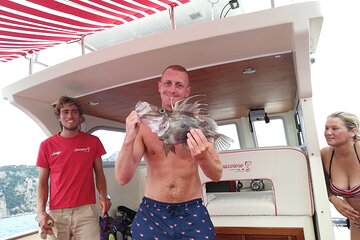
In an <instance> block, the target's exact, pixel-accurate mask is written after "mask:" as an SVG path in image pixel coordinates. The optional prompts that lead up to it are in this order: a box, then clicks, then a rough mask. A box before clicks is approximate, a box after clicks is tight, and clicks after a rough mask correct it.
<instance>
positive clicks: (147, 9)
mask: <svg viewBox="0 0 360 240" xmlns="http://www.w3.org/2000/svg"><path fill="white" fill-rule="evenodd" d="M189 1H190V0H177V1H175V0H173V1H172V0H28V1H23V0H13V1H1V5H0V61H1V62H7V61H10V60H12V59H15V58H18V57H20V56H25V55H27V54H29V53H34V52H38V51H40V50H42V49H46V48H48V47H51V46H54V45H56V44H59V43H63V42H71V41H75V40H80V39H81V38H82V37H84V36H86V35H89V34H92V33H95V32H98V31H101V30H104V29H106V28H111V27H113V26H116V25H121V24H125V23H127V22H131V21H133V20H135V19H138V18H143V17H145V16H148V15H151V14H155V13H158V12H161V11H164V10H167V9H171V8H173V7H176V6H178V5H179V4H185V3H187V2H189Z"/></svg>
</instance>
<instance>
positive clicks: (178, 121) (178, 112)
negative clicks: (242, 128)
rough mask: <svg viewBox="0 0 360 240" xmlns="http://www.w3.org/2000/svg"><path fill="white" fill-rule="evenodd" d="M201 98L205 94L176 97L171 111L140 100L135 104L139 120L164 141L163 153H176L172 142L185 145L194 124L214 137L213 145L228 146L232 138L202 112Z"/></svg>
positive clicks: (218, 149) (203, 110) (218, 146)
mask: <svg viewBox="0 0 360 240" xmlns="http://www.w3.org/2000/svg"><path fill="white" fill-rule="evenodd" d="M196 98H200V99H199V100H197V101H195V102H193V103H189V101H190V100H194V99H196ZM204 99H205V95H200V94H199V95H194V96H191V97H188V98H184V99H182V100H179V101H177V102H175V104H173V105H172V112H170V111H167V110H166V109H165V108H160V107H157V106H154V105H151V104H149V103H147V102H142V101H139V102H138V103H137V104H136V106H135V111H136V112H137V114H138V116H139V117H140V119H141V122H142V123H143V124H145V125H146V126H148V127H149V128H150V129H151V131H152V132H154V133H156V134H157V135H158V137H159V139H160V140H161V141H163V142H164V150H165V155H166V156H167V154H168V153H169V151H172V152H173V153H175V146H174V145H175V144H182V146H183V147H184V148H186V149H187V143H186V140H187V136H186V134H187V133H188V132H189V131H190V129H193V128H197V129H200V130H201V131H202V132H203V134H204V135H205V137H206V138H207V139H208V140H209V141H214V140H215V149H216V150H217V151H223V150H226V149H228V148H229V147H230V143H231V142H233V139H231V138H229V137H227V136H225V135H224V134H221V133H217V132H216V128H217V125H216V123H215V121H214V120H213V119H211V118H209V117H208V115H207V114H205V113H204V112H205V111H206V109H204V106H206V105H207V104H204V103H200V102H201V101H202V100H204Z"/></svg>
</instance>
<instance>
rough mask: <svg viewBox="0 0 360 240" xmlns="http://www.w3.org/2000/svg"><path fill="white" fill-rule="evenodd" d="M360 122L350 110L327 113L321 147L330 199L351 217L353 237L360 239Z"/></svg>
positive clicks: (351, 233) (342, 212) (337, 207)
mask: <svg viewBox="0 0 360 240" xmlns="http://www.w3.org/2000/svg"><path fill="white" fill-rule="evenodd" d="M359 126H360V122H359V119H358V118H357V117H356V116H355V115H353V114H350V113H346V112H336V113H333V114H331V115H329V116H328V118H327V121H326V124H325V131H324V135H325V139H326V142H327V144H328V145H329V146H328V147H325V148H323V149H321V158H322V162H323V167H324V173H325V179H326V185H327V189H328V196H329V201H330V202H331V203H332V204H333V205H334V207H335V208H336V210H337V211H338V212H339V213H340V214H342V215H343V216H345V217H346V218H348V219H349V220H350V236H351V239H352V240H355V239H357V240H359V239H360V214H359V213H360V158H359V154H358V153H360V141H359V140H360V130H359Z"/></svg>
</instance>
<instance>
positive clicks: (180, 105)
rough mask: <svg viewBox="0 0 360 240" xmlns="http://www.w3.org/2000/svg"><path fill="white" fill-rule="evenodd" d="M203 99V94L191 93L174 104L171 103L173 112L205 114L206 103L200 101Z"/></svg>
mask: <svg viewBox="0 0 360 240" xmlns="http://www.w3.org/2000/svg"><path fill="white" fill-rule="evenodd" d="M196 98H200V99H198V100H197V101H195V102H192V103H189V101H190V100H193V99H196ZM204 99H205V94H197V95H193V96H191V97H188V98H184V99H181V100H179V101H177V102H175V104H174V105H172V110H173V111H174V112H190V113H193V114H196V115H204V116H206V115H207V114H206V111H207V109H206V108H205V106H207V104H206V103H201V101H203V100H204Z"/></svg>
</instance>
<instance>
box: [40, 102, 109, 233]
mask: <svg viewBox="0 0 360 240" xmlns="http://www.w3.org/2000/svg"><path fill="white" fill-rule="evenodd" d="M55 115H56V116H57V118H58V120H59V123H60V126H61V128H62V131H61V132H60V133H58V134H56V135H53V136H51V137H49V138H48V139H46V140H45V141H43V142H42V143H41V145H40V148H39V154H38V159H37V162H36V165H37V166H38V167H39V183H38V187H37V211H38V213H37V216H38V221H39V226H40V228H41V230H42V231H43V232H46V233H47V234H48V239H49V238H50V239H54V236H53V235H52V234H53V231H52V228H51V227H54V228H56V235H57V236H56V237H57V238H58V239H71V237H73V238H75V239H99V238H98V236H100V229H99V223H98V214H97V210H96V206H95V204H96V194H95V184H94V173H95V182H96V187H97V190H98V192H99V196H100V199H99V207H100V209H101V211H102V215H105V213H106V212H107V211H108V210H109V209H110V207H111V202H110V197H109V195H108V194H107V188H106V179H105V175H104V172H103V166H102V159H101V156H102V155H104V154H105V153H106V152H105V149H104V147H103V145H102V143H101V141H100V139H99V138H98V137H96V136H93V135H91V134H88V133H85V132H82V131H80V130H79V129H80V124H81V123H82V122H83V121H84V118H83V108H82V106H81V105H80V103H79V102H78V101H77V100H75V99H73V98H70V97H66V96H63V97H61V98H60V99H59V101H58V103H57V105H56V106H55ZM49 180H50V181H49ZM49 188H50V189H49ZM48 195H50V199H49V213H47V212H46V205H47V202H48ZM49 223H52V224H50V225H49Z"/></svg>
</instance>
